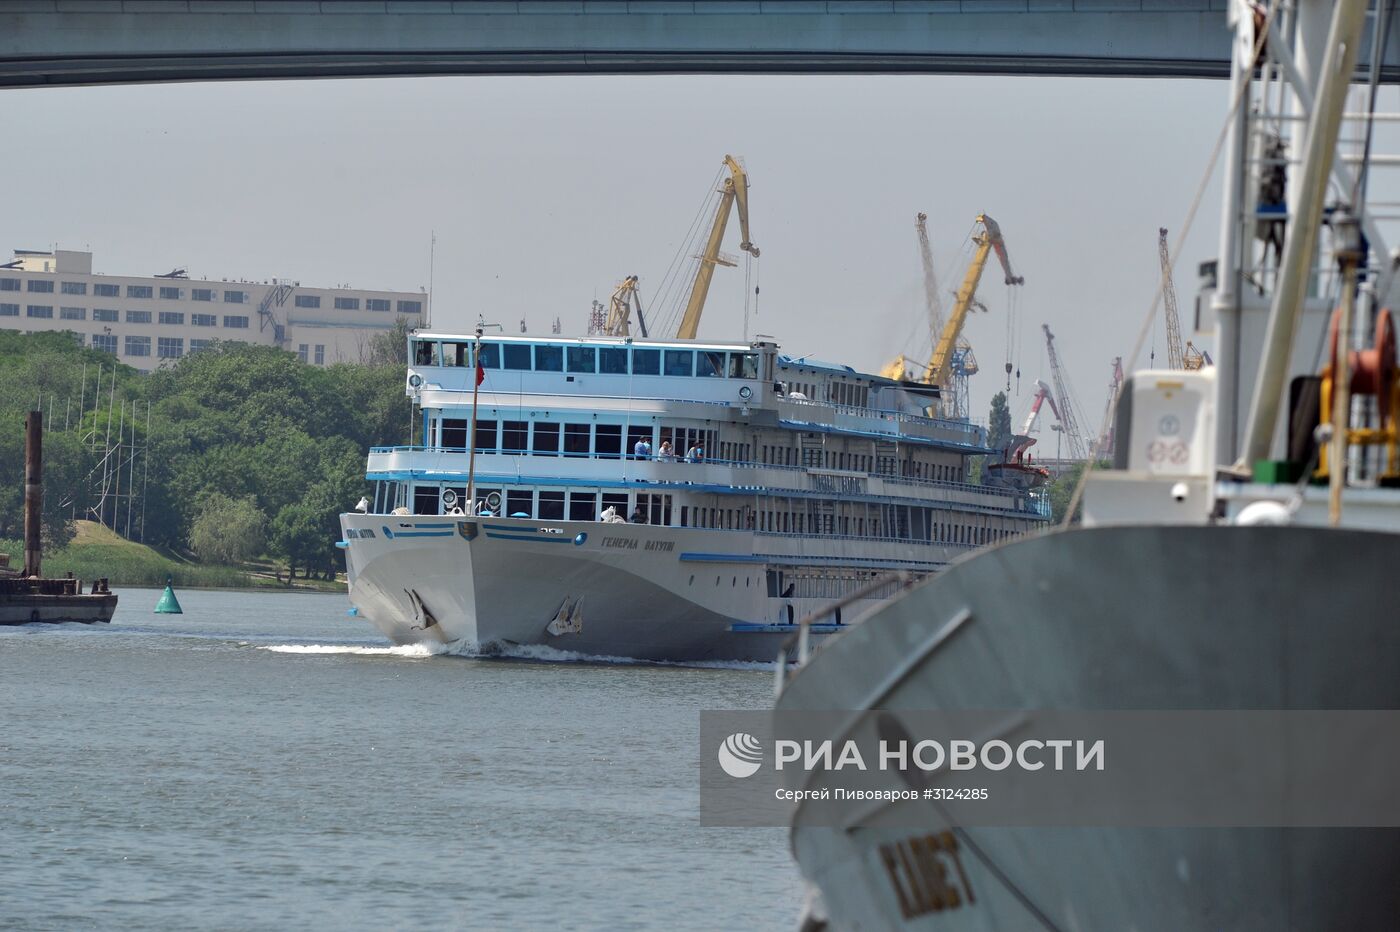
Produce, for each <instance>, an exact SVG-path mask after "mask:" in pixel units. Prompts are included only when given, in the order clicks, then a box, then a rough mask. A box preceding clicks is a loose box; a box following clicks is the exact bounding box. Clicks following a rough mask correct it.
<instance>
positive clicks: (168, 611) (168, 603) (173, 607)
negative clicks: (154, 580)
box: [155, 576, 185, 615]
mask: <svg viewBox="0 0 1400 932" xmlns="http://www.w3.org/2000/svg"><path fill="white" fill-rule="evenodd" d="M170 583H171V579H170V577H169V576H167V577H165V591H164V592H162V593H161V594H160V601H159V602H157V603H156V611H155V614H157V615H183V614H185V611H184V609H182V608H180V600H179V599H177V598H175V589H174V587H173V586H171V585H170Z"/></svg>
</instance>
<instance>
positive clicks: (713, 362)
mask: <svg viewBox="0 0 1400 932" xmlns="http://www.w3.org/2000/svg"><path fill="white" fill-rule="evenodd" d="M695 374H696V375H698V376H700V377H701V378H715V377H718V376H722V375H724V354H723V353H714V352H710V351H707V350H701V351H700V352H698V353H696V354H695Z"/></svg>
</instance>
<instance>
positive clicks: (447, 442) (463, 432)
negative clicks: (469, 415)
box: [442, 418, 467, 450]
mask: <svg viewBox="0 0 1400 932" xmlns="http://www.w3.org/2000/svg"><path fill="white" fill-rule="evenodd" d="M442 445H443V446H444V447H447V448H448V449H451V450H465V449H466V448H467V422H466V420H457V419H454V418H443V419H442Z"/></svg>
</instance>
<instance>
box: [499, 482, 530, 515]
mask: <svg viewBox="0 0 1400 932" xmlns="http://www.w3.org/2000/svg"><path fill="white" fill-rule="evenodd" d="M534 497H535V493H534V492H532V491H530V490H529V489H513V490H511V491H509V492H507V493H506V513H505V517H507V518H528V517H530V515H531V513H532V512H533V511H534Z"/></svg>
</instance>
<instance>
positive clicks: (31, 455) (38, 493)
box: [24, 411, 44, 576]
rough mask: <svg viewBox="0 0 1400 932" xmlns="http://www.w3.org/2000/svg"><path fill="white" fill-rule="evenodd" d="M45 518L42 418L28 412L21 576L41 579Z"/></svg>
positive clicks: (36, 413) (25, 434) (26, 420)
mask: <svg viewBox="0 0 1400 932" xmlns="http://www.w3.org/2000/svg"><path fill="white" fill-rule="evenodd" d="M43 514H44V414H43V412H42V411H30V412H29V414H28V415H26V416H25V419H24V575H25V576H39V575H41V569H42V562H43V550H42V544H41V539H42V536H43V535H42V534H41V532H40V527H41V524H42V520H43Z"/></svg>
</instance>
